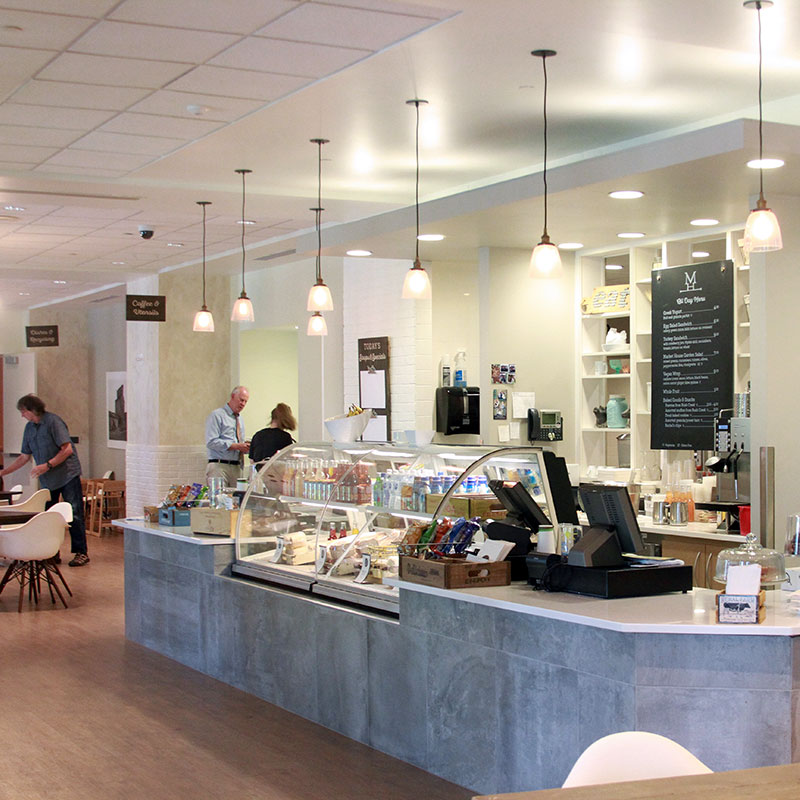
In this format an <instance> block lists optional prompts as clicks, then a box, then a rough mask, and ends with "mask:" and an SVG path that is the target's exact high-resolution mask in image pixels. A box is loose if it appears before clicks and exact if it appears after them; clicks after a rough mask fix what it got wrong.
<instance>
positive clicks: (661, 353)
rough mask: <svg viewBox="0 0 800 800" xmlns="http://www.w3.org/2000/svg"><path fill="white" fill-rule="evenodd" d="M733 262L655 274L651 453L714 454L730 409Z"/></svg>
mask: <svg viewBox="0 0 800 800" xmlns="http://www.w3.org/2000/svg"><path fill="white" fill-rule="evenodd" d="M733 274H734V267H733V262H732V261H709V262H707V263H705V264H692V265H691V266H686V267H665V268H663V269H659V270H655V271H654V272H653V304H652V313H653V400H652V416H651V420H650V446H651V447H652V448H653V449H654V450H712V449H713V448H714V420H715V419H716V417H717V415H718V413H719V411H720V409H723V408H731V406H732V404H733V359H734V353H733V345H734V335H733V334H734V331H733Z"/></svg>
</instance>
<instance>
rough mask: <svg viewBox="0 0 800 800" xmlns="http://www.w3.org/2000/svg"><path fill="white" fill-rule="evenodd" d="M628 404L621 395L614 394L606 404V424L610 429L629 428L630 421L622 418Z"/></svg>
mask: <svg viewBox="0 0 800 800" xmlns="http://www.w3.org/2000/svg"><path fill="white" fill-rule="evenodd" d="M627 410H628V403H627V401H626V400H625V398H624V397H623V396H622V395H621V394H612V395H611V397H609V398H608V403H607V404H606V423H607V425H608V427H609V428H627V427H628V421H627V420H626V419H625V418H624V417H623V416H622V415H623V414H624V413H625V412H626V411H627Z"/></svg>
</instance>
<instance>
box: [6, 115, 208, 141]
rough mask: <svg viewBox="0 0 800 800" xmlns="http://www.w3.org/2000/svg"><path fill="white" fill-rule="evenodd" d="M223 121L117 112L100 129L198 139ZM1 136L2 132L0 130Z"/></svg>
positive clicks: (142, 134) (141, 134)
mask: <svg viewBox="0 0 800 800" xmlns="http://www.w3.org/2000/svg"><path fill="white" fill-rule="evenodd" d="M222 124H223V123H221V122H213V121H212V120H206V119H198V118H196V117H190V118H187V119H181V118H178V117H157V116H154V115H153V114H131V113H128V114H118V115H117V116H116V117H114V119H112V120H109V121H108V122H107V123H106V124H105V125H103V127H102V128H101V130H103V131H109V132H112V133H132V134H138V135H140V136H147V135H149V134H151V133H152V132H153V131H158V134H159V136H167V137H173V138H175V139H190V140H194V139H199V138H200V137H202V136H206V135H207V134H209V133H211V131H214V130H216V129H217V128H219V127H221V125H222ZM0 136H2V132H0Z"/></svg>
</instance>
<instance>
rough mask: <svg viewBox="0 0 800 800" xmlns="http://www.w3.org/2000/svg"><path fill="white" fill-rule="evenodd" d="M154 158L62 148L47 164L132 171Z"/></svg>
mask: <svg viewBox="0 0 800 800" xmlns="http://www.w3.org/2000/svg"><path fill="white" fill-rule="evenodd" d="M152 160H153V157H152V156H151V155H129V154H125V153H119V154H117V155H115V156H114V157H113V158H110V157H109V155H108V153H104V152H100V151H97V150H73V149H71V148H70V149H67V150H62V151H61V152H60V153H56V154H55V155H54V156H53V157H52V158H51V159H49V160H48V161H47V164H43V165H42V166H47V165H57V166H62V167H96V168H97V169H106V170H107V169H109V166H110V165H112V166H113V167H114V169H115V170H116V171H123V170H124V171H126V172H127V171H130V170H132V169H138V168H139V167H142V166H144V165H145V164H147V163H149V162H150V161H152Z"/></svg>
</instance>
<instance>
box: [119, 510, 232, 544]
mask: <svg viewBox="0 0 800 800" xmlns="http://www.w3.org/2000/svg"><path fill="white" fill-rule="evenodd" d="M112 525H116V526H117V527H118V528H122V529H130V530H132V531H140V532H143V533H153V534H155V535H156V536H165V537H167V538H169V539H181V540H182V541H184V542H194V544H233V543H234V541H235V539H234V538H233V537H232V536H218V535H216V534H213V533H193V532H192V529H191V528H190V527H189V526H188V525H175V526H172V525H159V524H158V523H157V522H147V520H145V519H144V517H127V518H125V519H115V520H114V522H113V523H112Z"/></svg>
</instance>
